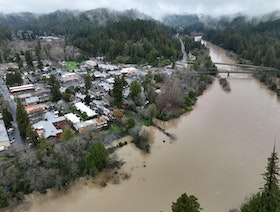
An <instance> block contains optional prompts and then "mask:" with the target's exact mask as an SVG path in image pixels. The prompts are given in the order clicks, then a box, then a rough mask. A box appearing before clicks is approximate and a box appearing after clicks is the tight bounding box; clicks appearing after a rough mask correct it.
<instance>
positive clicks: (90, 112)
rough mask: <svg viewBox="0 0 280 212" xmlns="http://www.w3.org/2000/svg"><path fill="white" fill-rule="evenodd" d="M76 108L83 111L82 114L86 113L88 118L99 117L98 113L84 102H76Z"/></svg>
mask: <svg viewBox="0 0 280 212" xmlns="http://www.w3.org/2000/svg"><path fill="white" fill-rule="evenodd" d="M75 107H76V108H77V110H79V111H81V112H82V113H86V114H87V116H88V117H93V116H96V115H97V113H96V112H95V111H94V110H92V109H90V108H89V107H88V106H86V105H85V104H84V103H82V102H76V103H75Z"/></svg>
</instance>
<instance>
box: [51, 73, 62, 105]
mask: <svg viewBox="0 0 280 212" xmlns="http://www.w3.org/2000/svg"><path fill="white" fill-rule="evenodd" d="M49 85H50V86H51V95H52V101H54V102H57V101H58V100H60V99H61V98H62V94H61V92H60V90H59V88H60V84H59V81H58V80H57V79H56V77H55V76H54V75H51V76H50V79H49Z"/></svg>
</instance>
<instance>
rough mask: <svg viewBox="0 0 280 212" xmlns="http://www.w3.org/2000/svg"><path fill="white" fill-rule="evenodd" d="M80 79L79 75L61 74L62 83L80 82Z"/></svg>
mask: <svg viewBox="0 0 280 212" xmlns="http://www.w3.org/2000/svg"><path fill="white" fill-rule="evenodd" d="M78 79H79V78H78V76H77V74H76V73H72V72H71V73H68V72H67V73H63V74H61V76H60V80H61V81H62V82H68V81H73V80H78Z"/></svg>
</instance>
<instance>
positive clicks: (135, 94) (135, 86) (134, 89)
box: [129, 81, 141, 102]
mask: <svg viewBox="0 0 280 212" xmlns="http://www.w3.org/2000/svg"><path fill="white" fill-rule="evenodd" d="M140 93H141V85H140V84H139V83H138V82H137V81H133V82H132V83H131V85H130V91H129V97H130V98H131V100H132V101H134V102H135V101H136V100H137V99H138V98H139V95H140Z"/></svg>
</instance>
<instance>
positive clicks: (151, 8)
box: [0, 0, 280, 18]
mask: <svg viewBox="0 0 280 212" xmlns="http://www.w3.org/2000/svg"><path fill="white" fill-rule="evenodd" d="M100 7H107V8H110V9H115V10H125V9H132V8H134V9H137V10H139V11H140V12H144V13H146V14H148V15H151V16H153V17H155V18H160V17H161V16H162V15H163V14H173V13H177V14H186V13H188V14H194V13H196V14H208V15H214V16H217V15H227V14H228V15H230V14H235V13H240V12H243V13H248V14H251V15H261V14H264V13H268V12H271V11H275V10H277V9H280V1H279V0H271V1H270V2H269V3H268V2H267V1H263V0H247V1H244V0H235V1H224V0H211V1H205V0H196V1H190V0H187V1H186V0H174V1H170V0H154V1H150V0H141V1H139V0H119V1H115V0H106V1H103V0H40V1H38V0H25V1H22V0H8V1H1V3H0V11H1V12H4V13H12V12H33V13H49V12H53V11H55V10H63V9H69V10H91V9H95V8H100Z"/></svg>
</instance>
